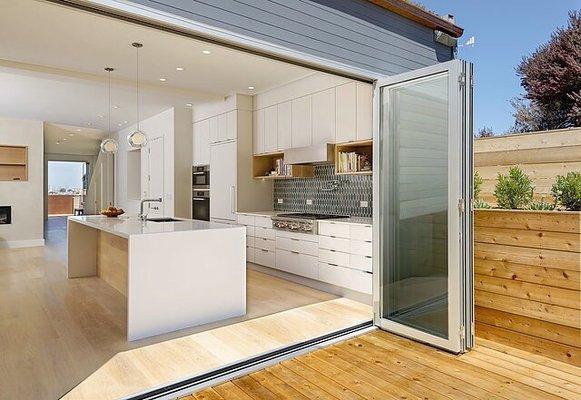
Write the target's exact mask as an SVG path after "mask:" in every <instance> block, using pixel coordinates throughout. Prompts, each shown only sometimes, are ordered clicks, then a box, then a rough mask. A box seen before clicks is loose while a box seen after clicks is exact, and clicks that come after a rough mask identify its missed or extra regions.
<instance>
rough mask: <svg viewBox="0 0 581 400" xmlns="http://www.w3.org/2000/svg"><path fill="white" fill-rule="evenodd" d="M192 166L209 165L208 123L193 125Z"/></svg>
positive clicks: (200, 122)
mask: <svg viewBox="0 0 581 400" xmlns="http://www.w3.org/2000/svg"><path fill="white" fill-rule="evenodd" d="M193 154H194V159H193V164H194V165H208V164H210V121H209V120H207V119H205V120H203V121H199V122H196V123H194V153H193Z"/></svg>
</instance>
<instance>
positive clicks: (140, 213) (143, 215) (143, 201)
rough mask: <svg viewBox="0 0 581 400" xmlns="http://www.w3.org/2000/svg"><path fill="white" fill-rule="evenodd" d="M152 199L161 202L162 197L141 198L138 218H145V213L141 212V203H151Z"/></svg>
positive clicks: (143, 219)
mask: <svg viewBox="0 0 581 400" xmlns="http://www.w3.org/2000/svg"><path fill="white" fill-rule="evenodd" d="M154 201H156V202H159V203H161V202H162V199H161V197H158V198H157V199H143V200H141V203H140V204H139V218H140V219H141V220H142V221H145V220H146V219H147V214H145V213H144V212H143V205H144V204H145V203H153V202H154Z"/></svg>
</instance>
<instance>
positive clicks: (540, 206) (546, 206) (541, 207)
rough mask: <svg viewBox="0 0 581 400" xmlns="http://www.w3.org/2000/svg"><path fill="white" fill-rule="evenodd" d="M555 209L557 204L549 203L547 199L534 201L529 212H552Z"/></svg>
mask: <svg viewBox="0 0 581 400" xmlns="http://www.w3.org/2000/svg"><path fill="white" fill-rule="evenodd" d="M554 209H555V203H549V202H548V201H546V200H545V199H541V200H540V201H533V202H532V203H531V204H530V205H529V210H538V211H552V210H554Z"/></svg>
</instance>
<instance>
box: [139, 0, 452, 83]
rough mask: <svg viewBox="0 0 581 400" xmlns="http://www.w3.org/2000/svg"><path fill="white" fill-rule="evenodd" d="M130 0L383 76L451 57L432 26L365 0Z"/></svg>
mask: <svg viewBox="0 0 581 400" xmlns="http://www.w3.org/2000/svg"><path fill="white" fill-rule="evenodd" d="M131 1H132V2H134V3H138V4H141V5H145V6H148V7H151V8H153V9H156V10H159V11H164V12H167V13H171V14H174V15H178V16H180V17H183V18H187V19H190V20H192V21H195V22H199V23H203V24H206V25H210V26H214V27H217V28H220V29H225V30H228V31H231V32H234V33H236V34H240V35H245V36H248V37H251V38H254V39H259V40H263V41H266V42H269V43H272V44H275V45H279V46H284V47H286V48H288V49H291V50H295V51H300V52H302V53H307V54H310V55H313V56H317V57H321V58H325V59H329V60H332V61H335V62H339V63H343V64H347V65H350V66H353V67H357V68H361V69H365V70H369V71H373V72H376V73H381V74H385V75H393V74H397V73H400V72H405V71H409V70H413V69H417V68H421V67H425V66H428V65H432V64H436V63H438V62H443V61H448V60H450V59H452V50H451V49H450V47H447V46H444V45H442V44H439V43H436V42H435V41H434V35H433V31H432V30H431V29H429V28H426V27H424V26H422V25H420V24H417V23H415V22H413V21H410V20H407V19H405V18H403V17H401V16H399V15H396V14H394V13H391V12H389V11H387V10H384V9H382V8H380V7H378V6H375V5H373V4H371V3H368V2H366V1H364V0H131Z"/></svg>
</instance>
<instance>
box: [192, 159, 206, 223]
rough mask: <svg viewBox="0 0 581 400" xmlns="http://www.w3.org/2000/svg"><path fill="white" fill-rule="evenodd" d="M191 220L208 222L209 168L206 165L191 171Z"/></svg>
mask: <svg viewBox="0 0 581 400" xmlns="http://www.w3.org/2000/svg"><path fill="white" fill-rule="evenodd" d="M192 219H199V220H203V221H209V220H210V168H209V167H208V166H207V165H205V166H201V167H193V170H192Z"/></svg>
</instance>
